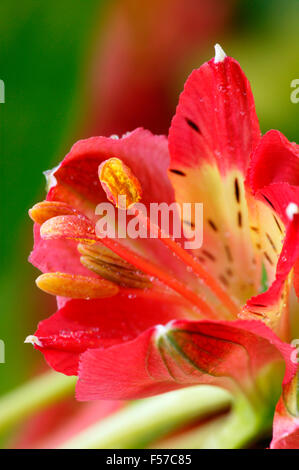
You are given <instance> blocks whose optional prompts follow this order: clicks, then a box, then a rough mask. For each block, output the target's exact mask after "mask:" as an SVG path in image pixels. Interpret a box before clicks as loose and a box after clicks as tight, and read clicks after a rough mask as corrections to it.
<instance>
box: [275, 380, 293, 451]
mask: <svg viewBox="0 0 299 470" xmlns="http://www.w3.org/2000/svg"><path fill="white" fill-rule="evenodd" d="M297 393H298V376H295V377H294V379H293V380H292V381H291V382H290V383H289V384H287V385H286V386H285V387H284V389H283V394H282V396H281V398H280V400H279V402H278V404H277V406H276V411H275V416H274V423H273V439H272V442H271V444H270V448H271V449H299V410H298V406H297Z"/></svg>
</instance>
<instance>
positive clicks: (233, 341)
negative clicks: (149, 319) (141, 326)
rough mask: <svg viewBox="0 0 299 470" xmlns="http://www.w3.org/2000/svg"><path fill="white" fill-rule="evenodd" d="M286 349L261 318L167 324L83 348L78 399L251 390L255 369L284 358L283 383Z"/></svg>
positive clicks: (287, 375) (288, 375)
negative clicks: (196, 389)
mask: <svg viewBox="0 0 299 470" xmlns="http://www.w3.org/2000/svg"><path fill="white" fill-rule="evenodd" d="M291 350H292V349H291V347H290V346H289V345H288V344H285V343H282V342H281V341H280V340H279V339H278V338H277V337H276V336H275V335H274V334H273V333H272V331H271V330H270V329H269V328H267V327H266V326H265V325H264V324H263V323H261V322H254V321H251V322H249V321H236V322H231V323H228V322H211V321H201V322H186V321H178V322H173V323H172V324H171V325H168V326H167V327H166V328H163V327H160V328H159V327H158V328H151V329H150V330H148V331H146V332H144V333H143V334H142V335H140V336H139V337H138V338H137V339H135V340H133V341H129V342H126V343H123V344H120V345H116V346H113V347H111V348H108V349H105V350H104V351H101V350H99V349H94V350H89V351H86V352H85V353H84V354H83V355H82V358H81V361H80V366H79V381H78V383H77V398H78V399H79V400H97V399H107V398H110V399H131V398H142V397H146V396H150V395H154V394H157V393H163V392H166V391H169V390H173V389H177V388H181V387H184V386H189V385H194V384H199V383H208V384H214V385H221V386H225V387H227V388H229V389H232V388H233V387H234V382H236V383H238V384H240V385H241V387H243V388H244V389H246V387H247V386H249V387H250V388H251V390H252V385H253V384H252V381H253V380H254V378H255V376H256V375H257V374H258V372H259V371H260V370H261V368H263V367H264V366H266V365H267V364H269V363H271V362H272V361H276V360H277V359H284V360H285V362H286V372H285V381H289V380H290V378H291V377H292V375H293V374H294V373H295V366H294V364H292V363H291V362H290V353H291Z"/></svg>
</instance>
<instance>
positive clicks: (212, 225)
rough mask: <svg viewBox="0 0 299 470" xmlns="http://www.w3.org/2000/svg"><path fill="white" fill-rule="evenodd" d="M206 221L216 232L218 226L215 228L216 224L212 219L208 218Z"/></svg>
mask: <svg viewBox="0 0 299 470" xmlns="http://www.w3.org/2000/svg"><path fill="white" fill-rule="evenodd" d="M208 223H209V225H210V226H211V227H212V229H213V230H214V231H215V232H218V228H217V226H216V224H215V223H214V222H213V220H211V219H208Z"/></svg>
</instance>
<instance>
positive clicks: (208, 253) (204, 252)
mask: <svg viewBox="0 0 299 470" xmlns="http://www.w3.org/2000/svg"><path fill="white" fill-rule="evenodd" d="M202 254H203V255H204V256H206V257H207V258H209V259H210V260H211V261H216V258H215V256H214V255H213V254H212V253H210V252H209V251H207V250H202Z"/></svg>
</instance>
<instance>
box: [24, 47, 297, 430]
mask: <svg viewBox="0 0 299 470" xmlns="http://www.w3.org/2000/svg"><path fill="white" fill-rule="evenodd" d="M168 149H169V151H168ZM111 158H113V159H115V158H116V159H118V161H120V162H123V163H124V164H125V165H126V166H123V168H127V167H128V170H125V173H126V175H127V176H128V175H129V180H128V182H127V183H126V184H128V185H129V186H128V188H127V190H128V191H129V190H131V189H132V188H133V189H134V190H136V191H137V190H138V188H139V186H138V185H139V183H140V185H141V188H142V193H143V199H142V202H143V203H144V204H146V205H149V204H150V203H151V202H159V203H161V202H166V203H167V204H170V203H172V202H174V201H177V202H178V203H179V204H182V203H184V202H203V204H204V243H203V246H202V248H200V249H198V250H193V251H192V252H191V251H187V250H184V249H183V248H182V246H181V245H180V243H178V242H176V241H174V240H173V239H172V238H166V239H165V238H163V237H162V236H161V234H160V236H159V238H158V239H142V240H131V239H125V240H123V239H109V238H102V239H99V238H98V237H97V236H96V233H95V223H96V221H97V219H96V216H95V207H96V205H97V204H98V203H99V202H101V201H105V200H107V198H106V193H105V192H104V190H103V188H102V186H101V183H100V181H99V178H98V168H99V166H100V165H101V164H102V163H103V162H104V161H106V160H107V161H108V162H111V160H109V159H111ZM122 165H123V164H122ZM102 168H103V166H101V169H102ZM167 170H168V171H167ZM100 174H102V172H100ZM130 175H135V176H134V177H133V176H132V178H131V179H130ZM47 176H48V181H49V183H50V187H49V192H48V195H47V201H44V202H42V203H39V204H37V205H36V206H34V208H33V209H31V211H30V214H31V217H32V218H33V220H35V222H36V224H35V229H34V233H35V246H34V250H33V252H32V254H31V257H30V260H31V262H32V263H33V264H34V265H35V266H37V267H38V268H39V269H40V270H41V271H42V272H44V273H45V274H43V275H42V276H40V277H39V278H38V280H37V283H38V285H39V287H41V288H42V289H44V290H45V291H47V292H50V293H52V294H56V295H57V296H58V304H59V307H60V308H59V310H58V311H57V312H56V313H55V314H54V315H53V316H52V317H51V318H49V319H47V320H44V321H42V322H41V323H40V324H39V327H38V330H37V332H36V333H35V336H33V337H29V339H28V340H29V341H32V342H33V343H34V346H35V348H36V349H39V350H40V351H42V352H43V354H44V355H45V358H46V360H47V362H48V363H49V365H50V366H51V367H53V368H54V369H55V370H57V371H60V372H63V373H65V374H68V375H78V377H79V380H78V383H77V397H78V399H79V400H91V399H103V398H105V399H130V398H137V397H145V396H148V395H153V394H157V393H161V392H166V391H168V390H173V389H177V388H180V387H184V386H190V385H193V384H197V383H209V384H215V385H220V386H223V387H226V388H228V389H229V390H232V391H233V392H236V391H238V390H240V389H241V390H242V391H243V392H244V393H245V394H246V395H247V396H248V397H249V399H253V398H252V397H253V396H254V397H255V400H256V397H257V396H258V397H259V398H258V401H260V400H262V401H263V402H267V400H269V402H272V400H273V397H274V399H275V398H276V399H277V398H278V393H279V390H278V389H277V387H276V388H274V387H275V385H274V381H275V379H276V380H277V377H276V378H275V377H274V376H275V375H277V374H279V373H280V372H279V371H280V369H279V365H277V364H280V365H281V364H285V375H284V379H283V384H284V390H285V393H286V396H287V395H288V390H289V389H290V383H291V379H292V378H293V377H294V375H295V373H296V369H297V365H296V364H294V363H293V362H292V361H291V353H292V348H291V347H290V346H289V345H288V344H287V343H286V342H284V341H289V340H290V326H289V307H288V302H287V299H288V295H289V291H290V287H291V283H292V268H293V267H294V265H295V288H297V290H298V258H299V243H298V240H299V236H298V234H299V214H298V206H299V150H298V146H296V145H295V144H293V143H290V142H288V140H287V139H286V138H285V137H284V136H283V135H282V134H280V133H279V132H278V131H269V132H268V133H267V134H266V135H265V136H263V137H261V136H260V130H259V125H258V120H257V117H256V114H255V108H254V101H253V97H252V93H251V89H250V85H249V82H248V80H247V79H246V77H245V76H244V74H243V72H242V70H241V68H240V66H239V64H238V62H236V61H235V60H234V59H232V58H230V57H226V56H225V55H224V53H223V51H222V50H221V48H220V47H219V46H216V57H215V59H212V60H210V61H209V62H207V63H205V64H204V65H203V66H202V67H200V69H198V70H195V71H194V72H193V73H192V74H191V75H190V77H189V78H188V80H187V82H186V85H185V89H184V91H183V93H182V94H181V97H180V101H179V105H178V107H177V111H176V115H175V117H174V118H173V121H172V124H171V128H170V133H169V138H168V142H167V139H166V138H164V137H162V136H153V135H152V134H151V133H150V132H147V131H144V130H142V129H137V130H135V131H133V132H131V133H129V134H127V135H125V136H123V137H122V138H120V139H114V138H106V137H93V138H90V139H87V140H83V141H79V142H78V143H76V144H75V145H74V146H73V147H72V149H71V151H70V153H69V154H68V155H67V156H66V157H65V158H64V160H63V161H62V163H61V164H60V165H59V166H58V167H57V168H56V169H54V170H53V171H52V172H49V173H48V175H47ZM135 178H136V179H135ZM102 182H104V181H103V179H102ZM106 183H107V181H106V182H105V184H104V185H103V187H104V188H105V189H106V190H107V189H108V191H107V194H108V196H109V195H110V196H109V197H110V198H111V195H113V194H114V193H113V194H112V193H111V191H110V190H111V188H110V187H109V181H108V188H107V184H106ZM130 185H132V186H130ZM114 190H115V187H114V188H113V191H114ZM117 191H118V186H117V184H116V192H117ZM125 191H126V188H125ZM138 191H139V190H138ZM139 194H140V192H138V195H139ZM114 195H115V194H114ZM138 198H139V196H138ZM112 199H113V200H114V199H115V198H114V197H112ZM137 200H138V199H136V201H137ZM183 223H184V224H187V225H188V224H189V225H191V226H192V223H193V222H192V220H184V221H183ZM173 255H175V256H173ZM296 262H297V264H296ZM263 271H265V272H266V274H267V280H268V283H269V285H270V287H269V289H268V290H267V291H266V292H262V293H261V282H262V272H263ZM296 273H297V277H296ZM264 277H265V276H264ZM70 298H71V300H70ZM100 298H101V299H100ZM266 366H267V367H270V366H277V369H276V372H275V374H274V375H272V376H271V377H272V378H268V380H269V382H268V389H267V390H266V389H265V388H264V387H262V389H261V388H260V387H261V384H260V382H261V377H262V376H263V374H264V371H265V368H266ZM271 381H273V383H272V382H271ZM261 395H262V396H263V398H261ZM269 406H270V405H269ZM279 406H280V407H281V405H278V411H277V412H279V409H280V408H279ZM277 420H278V418H277V416H276V418H275V423H277ZM275 432H276V431H275ZM277 432H278V433H279V431H277ZM275 439H276V438H275Z"/></svg>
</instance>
